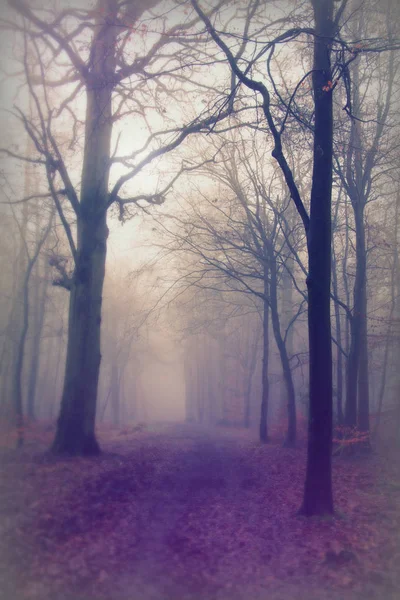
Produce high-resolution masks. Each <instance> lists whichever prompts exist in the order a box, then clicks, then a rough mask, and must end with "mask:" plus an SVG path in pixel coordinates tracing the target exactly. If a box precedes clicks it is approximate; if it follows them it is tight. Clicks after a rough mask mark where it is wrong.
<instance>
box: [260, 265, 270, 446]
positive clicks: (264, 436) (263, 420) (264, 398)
mask: <svg viewBox="0 0 400 600" xmlns="http://www.w3.org/2000/svg"><path fill="white" fill-rule="evenodd" d="M268 294H269V291H268V267H267V266H266V265H265V266H264V296H265V297H267V296H268ZM268 363H269V305H268V302H267V300H266V299H265V298H264V302H263V355H262V382H261V385H262V392H261V415H260V442H263V443H264V444H266V443H267V442H268V401H269V377H268Z"/></svg>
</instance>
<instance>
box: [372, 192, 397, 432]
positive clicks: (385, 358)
mask: <svg viewBox="0 0 400 600" xmlns="http://www.w3.org/2000/svg"><path fill="white" fill-rule="evenodd" d="M399 215H400V191H398V192H397V196H396V207H395V214H394V252H393V263H392V269H391V274H390V292H391V293H390V309H389V315H388V329H387V333H386V339H385V349H384V354H383V364H382V373H381V380H380V385H379V393H378V411H377V417H376V424H375V429H374V435H375V436H377V434H378V431H379V426H380V421H381V413H382V406H383V398H384V395H385V388H386V376H387V368H388V361H389V348H390V345H391V339H390V338H391V330H392V328H393V316H394V311H395V308H396V276H398V272H399V254H398V248H397V238H398V228H399Z"/></svg>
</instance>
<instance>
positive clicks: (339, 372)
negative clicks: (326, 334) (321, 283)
mask: <svg viewBox="0 0 400 600" xmlns="http://www.w3.org/2000/svg"><path fill="white" fill-rule="evenodd" d="M336 267H337V265H336V258H335V254H334V252H333V261H332V288H333V293H334V294H335V296H338V284H337V270H336ZM335 322H336V342H337V347H336V412H337V422H338V425H343V421H344V416H343V356H342V351H341V346H342V327H341V317H340V310H339V304H338V303H337V302H335Z"/></svg>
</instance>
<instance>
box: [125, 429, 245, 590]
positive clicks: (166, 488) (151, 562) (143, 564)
mask: <svg viewBox="0 0 400 600" xmlns="http://www.w3.org/2000/svg"><path fill="white" fill-rule="evenodd" d="M164 441H165V442H166V446H167V447H168V445H169V443H170V444H171V448H175V447H176V444H177V442H178V443H179V446H180V451H179V453H178V456H174V458H173V459H172V460H171V463H170V465H169V467H168V468H167V469H165V470H163V474H162V475H161V476H160V477H159V478H157V479H156V480H155V481H154V485H153V486H152V488H151V495H149V494H148V491H149V490H148V489H147V490H143V492H142V493H141V495H140V496H138V497H137V498H136V500H137V501H138V502H139V503H140V504H141V506H142V510H143V514H142V517H141V519H140V521H141V526H140V532H139V539H138V547H137V548H138V553H137V558H136V560H134V561H133V563H132V574H129V575H126V576H125V577H123V578H122V579H121V581H120V582H119V587H120V589H121V591H124V588H125V593H126V597H127V598H130V597H131V596H130V595H129V594H130V590H131V589H134V590H135V591H136V594H137V598H142V597H143V598H148V597H149V598H154V599H158V598H159V599H160V600H167V599H169V598H171V600H172V599H176V598H178V597H179V598H181V597H182V598H183V597H186V595H187V597H188V598H192V597H193V598H195V597H196V598H197V597H198V596H197V593H196V591H195V590H196V588H198V585H196V583H199V579H201V578H202V573H201V568H202V566H203V567H204V564H203V565H202V563H204V562H207V561H204V559H205V558H206V557H205V556H204V555H202V551H201V549H199V548H192V549H190V548H189V547H188V546H189V545H190V543H189V544H188V541H189V540H188V539H187V536H188V535H190V532H188V531H186V529H187V527H186V526H187V521H188V520H190V517H191V516H194V515H195V514H196V513H197V512H198V511H199V510H200V509H201V508H203V509H204V508H205V507H206V506H207V505H209V504H214V503H215V501H218V500H220V501H221V502H222V501H223V499H225V500H228V501H229V498H232V497H235V499H236V502H240V498H239V496H238V495H240V491H241V490H242V489H243V486H245V485H246V481H248V480H249V472H248V471H247V470H243V469H240V449H239V447H238V444H237V440H235V438H234V436H225V438H221V437H220V436H218V432H210V431H207V430H205V429H204V428H199V427H195V426H182V425H173V426H170V427H168V429H167V430H166V432H165V434H164ZM167 455H168V450H167V449H166V454H165V458H166V457H167ZM170 458H171V457H170ZM182 551H183V552H184V554H185V557H184V558H185V563H186V564H187V563H188V560H189V559H190V558H192V559H193V565H192V567H193V569H194V571H193V572H192V570H191V568H189V569H188V570H187V571H186V573H185V576H184V588H186V590H185V589H182V587H181V586H179V585H178V588H177V582H176V581H174V580H173V578H171V570H174V569H175V567H176V565H175V564H174V563H175V562H176V560H179V558H180V554H181V553H182ZM191 554H192V556H191ZM174 559H175V560H174ZM209 566H210V565H208V567H209ZM132 576H133V577H132ZM203 587H204V586H203ZM190 590H192V591H190ZM204 591H205V590H203V592H204ZM177 593H179V594H180V595H179V596H177V595H176V594H177ZM210 593H212V592H211V590H210ZM149 594H150V596H149ZM182 594H185V596H183V595H182Z"/></svg>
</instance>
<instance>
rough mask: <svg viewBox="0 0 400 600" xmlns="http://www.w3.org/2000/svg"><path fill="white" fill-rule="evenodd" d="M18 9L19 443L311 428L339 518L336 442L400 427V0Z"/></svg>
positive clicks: (13, 340) (8, 203) (10, 213)
mask: <svg viewBox="0 0 400 600" xmlns="http://www.w3.org/2000/svg"><path fill="white" fill-rule="evenodd" d="M0 23H1V28H2V32H3V33H4V42H3V46H4V47H3V57H4V58H3V62H2V69H3V74H4V77H3V86H4V90H5V93H4V108H5V112H3V130H4V132H5V133H4V134H3V143H2V148H1V154H2V159H3V166H2V172H1V175H2V193H1V208H0V210H1V215H2V218H1V241H0V243H1V255H0V258H1V266H2V274H3V276H2V290H3V294H2V295H1V310H0V316H1V333H2V336H1V349H0V352H1V381H0V385H1V413H2V424H3V428H4V436H5V439H13V440H15V442H16V444H17V445H18V446H22V445H23V443H24V433H25V430H26V426H27V425H29V423H30V422H32V421H33V420H35V419H40V420H47V421H49V427H51V426H52V423H54V422H55V420H56V418H57V425H56V428H55V431H54V441H53V444H52V447H51V450H52V452H54V453H55V454H61V455H62V454H72V455H90V454H97V453H99V451H100V447H99V443H98V440H97V438H96V435H95V425H96V423H97V424H101V423H104V422H111V423H113V425H115V426H116V427H127V426H130V425H132V424H135V423H136V424H137V423H139V422H141V421H149V420H151V419H152V418H153V419H159V420H162V419H170V420H171V419H172V420H174V419H176V420H179V419H186V420H188V421H194V422H199V423H203V424H207V425H210V426H216V425H220V426H230V427H244V428H253V429H254V435H259V438H260V441H261V442H262V443H268V442H270V441H272V442H276V441H279V442H280V443H284V444H285V445H286V446H296V445H299V444H300V445H301V444H303V443H305V441H306V439H307V440H308V441H307V444H308V460H307V475H306V484H305V493H304V502H303V505H302V507H301V511H302V512H303V513H304V514H306V515H313V514H324V513H332V512H333V509H334V507H333V500H332V484H331V456H332V440H333V442H334V446H333V450H334V451H335V452H336V451H340V452H361V451H363V452H368V451H370V449H371V446H375V445H378V444H379V441H381V442H382V439H383V440H385V441H386V442H387V441H391V442H393V443H396V444H398V443H399V442H400V402H399V398H400V394H399V392H400V389H399V385H400V380H399V363H398V356H399V343H400V331H399V322H400V300H399V294H400V269H399V262H398V251H399V234H398V222H399V210H400V188H399V185H400V184H399V147H398V138H399V87H398V81H399V78H398V72H399V11H398V6H397V3H396V2H394V1H393V2H391V1H390V0H387V1H385V2H376V1H374V0H364V1H361V0H349V1H346V0H342V1H341V2H334V1H333V0H319V1H317V0H311V1H308V0H307V1H304V2H303V1H301V2H298V1H296V2H290V1H287V2H269V1H266V0H249V1H248V2H241V1H236V2H235V1H232V2H226V1H223V2H209V3H207V2H200V3H199V2H197V0H192V1H191V2H180V1H174V0H164V1H158V0H152V1H151V2H149V1H147V2H145V1H140V0H136V1H135V2H119V1H118V0H99V1H98V2H96V3H92V4H91V5H90V6H89V5H88V4H85V5H83V3H79V2H77V3H76V4H74V3H73V2H72V3H71V2H70V3H67V2H65V3H63V2H62V1H60V2H54V3H53V2H48V3H47V5H46V6H45V7H43V6H42V3H39V2H27V1H25V0H11V1H10V2H9V3H8V5H7V7H6V8H5V10H4V14H3V16H2V18H1V21H0ZM109 230H110V231H111V234H110V237H109ZM107 246H110V247H111V250H110V249H109V251H108V253H107ZM15 431H16V432H17V434H15ZM13 432H14V433H13ZM14 434H15V435H14ZM13 435H14V437H7V436H13Z"/></svg>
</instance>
